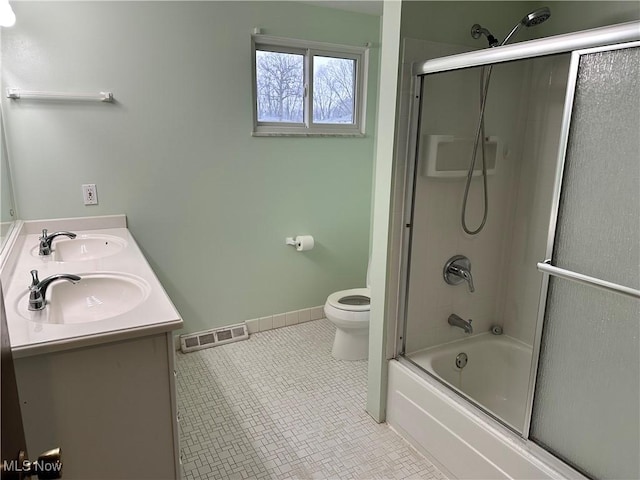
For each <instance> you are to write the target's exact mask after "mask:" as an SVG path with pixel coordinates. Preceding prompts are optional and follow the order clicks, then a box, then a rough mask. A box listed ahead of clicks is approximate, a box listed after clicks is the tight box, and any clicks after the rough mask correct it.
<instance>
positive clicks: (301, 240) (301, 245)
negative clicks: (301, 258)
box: [284, 235, 314, 252]
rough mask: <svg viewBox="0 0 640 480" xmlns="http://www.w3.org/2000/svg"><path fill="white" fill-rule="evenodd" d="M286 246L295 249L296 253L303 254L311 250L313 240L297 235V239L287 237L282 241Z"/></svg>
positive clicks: (306, 236) (309, 237) (307, 236)
mask: <svg viewBox="0 0 640 480" xmlns="http://www.w3.org/2000/svg"><path fill="white" fill-rule="evenodd" d="M284 243H285V244H286V245H291V246H292V247H295V248H296V250H297V251H299V252H303V251H306V250H311V249H312V248H313V246H314V239H313V237H312V236H311V235H298V236H297V237H295V238H294V237H287V238H285V240H284Z"/></svg>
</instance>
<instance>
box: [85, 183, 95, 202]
mask: <svg viewBox="0 0 640 480" xmlns="http://www.w3.org/2000/svg"><path fill="white" fill-rule="evenodd" d="M82 198H83V200H84V204H85V205H97V204H98V191H97V190H96V184H95V183H87V184H85V185H82Z"/></svg>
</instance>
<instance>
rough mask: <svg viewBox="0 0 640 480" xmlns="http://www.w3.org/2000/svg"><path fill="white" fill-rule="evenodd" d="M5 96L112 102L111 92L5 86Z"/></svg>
mask: <svg viewBox="0 0 640 480" xmlns="http://www.w3.org/2000/svg"><path fill="white" fill-rule="evenodd" d="M7 98H10V99H12V100H20V99H21V98H33V99H41V100H56V99H60V100H97V101H100V102H108V103H112V102H113V93H111V92H99V93H72V92H38V91H33V90H21V89H19V88H7Z"/></svg>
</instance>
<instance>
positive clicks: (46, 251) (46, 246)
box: [38, 228, 76, 255]
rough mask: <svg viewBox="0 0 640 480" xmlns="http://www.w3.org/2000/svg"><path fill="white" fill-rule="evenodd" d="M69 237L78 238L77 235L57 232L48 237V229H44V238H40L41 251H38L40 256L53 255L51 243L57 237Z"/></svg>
mask: <svg viewBox="0 0 640 480" xmlns="http://www.w3.org/2000/svg"><path fill="white" fill-rule="evenodd" d="M60 236H64V237H69V238H76V234H75V233H72V232H56V233H52V234H51V235H47V229H46V228H44V229H42V236H41V237H40V249H39V250H38V254H40V255H51V242H53V239H54V238H56V237H60Z"/></svg>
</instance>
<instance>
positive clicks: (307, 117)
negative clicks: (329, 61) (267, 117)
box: [251, 35, 369, 137]
mask: <svg viewBox="0 0 640 480" xmlns="http://www.w3.org/2000/svg"><path fill="white" fill-rule="evenodd" d="M269 47H274V51H280V48H278V47H281V48H282V50H281V51H283V52H287V51H290V52H291V53H298V52H304V55H305V65H304V69H305V79H306V82H307V83H306V84H305V96H304V106H305V108H304V122H303V124H290V123H289V124H287V123H280V122H258V105H257V98H258V95H257V94H258V92H257V81H256V75H257V74H256V48H258V49H260V48H266V49H269ZM314 55H319V56H329V57H331V56H334V57H337V58H350V59H354V60H356V84H355V104H354V112H353V114H354V117H355V118H354V120H355V121H354V123H353V124H349V125H341V124H329V125H328V124H324V123H322V124H320V123H313V118H312V117H313V115H312V112H311V110H312V108H313V100H312V99H313V90H312V89H313V80H312V79H311V78H310V76H311V74H312V62H313V56H314ZM251 69H252V78H251V89H252V99H251V102H252V104H253V131H252V133H251V134H252V136H254V137H281V136H305V137H322V136H324V137H334V136H336V137H338V136H339V137H364V136H365V123H366V122H365V120H366V103H367V83H368V82H367V76H368V73H369V48H368V47H356V46H352V45H338V44H334V43H324V42H313V41H306V40H297V39H292V38H283V37H272V36H269V35H251Z"/></svg>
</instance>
